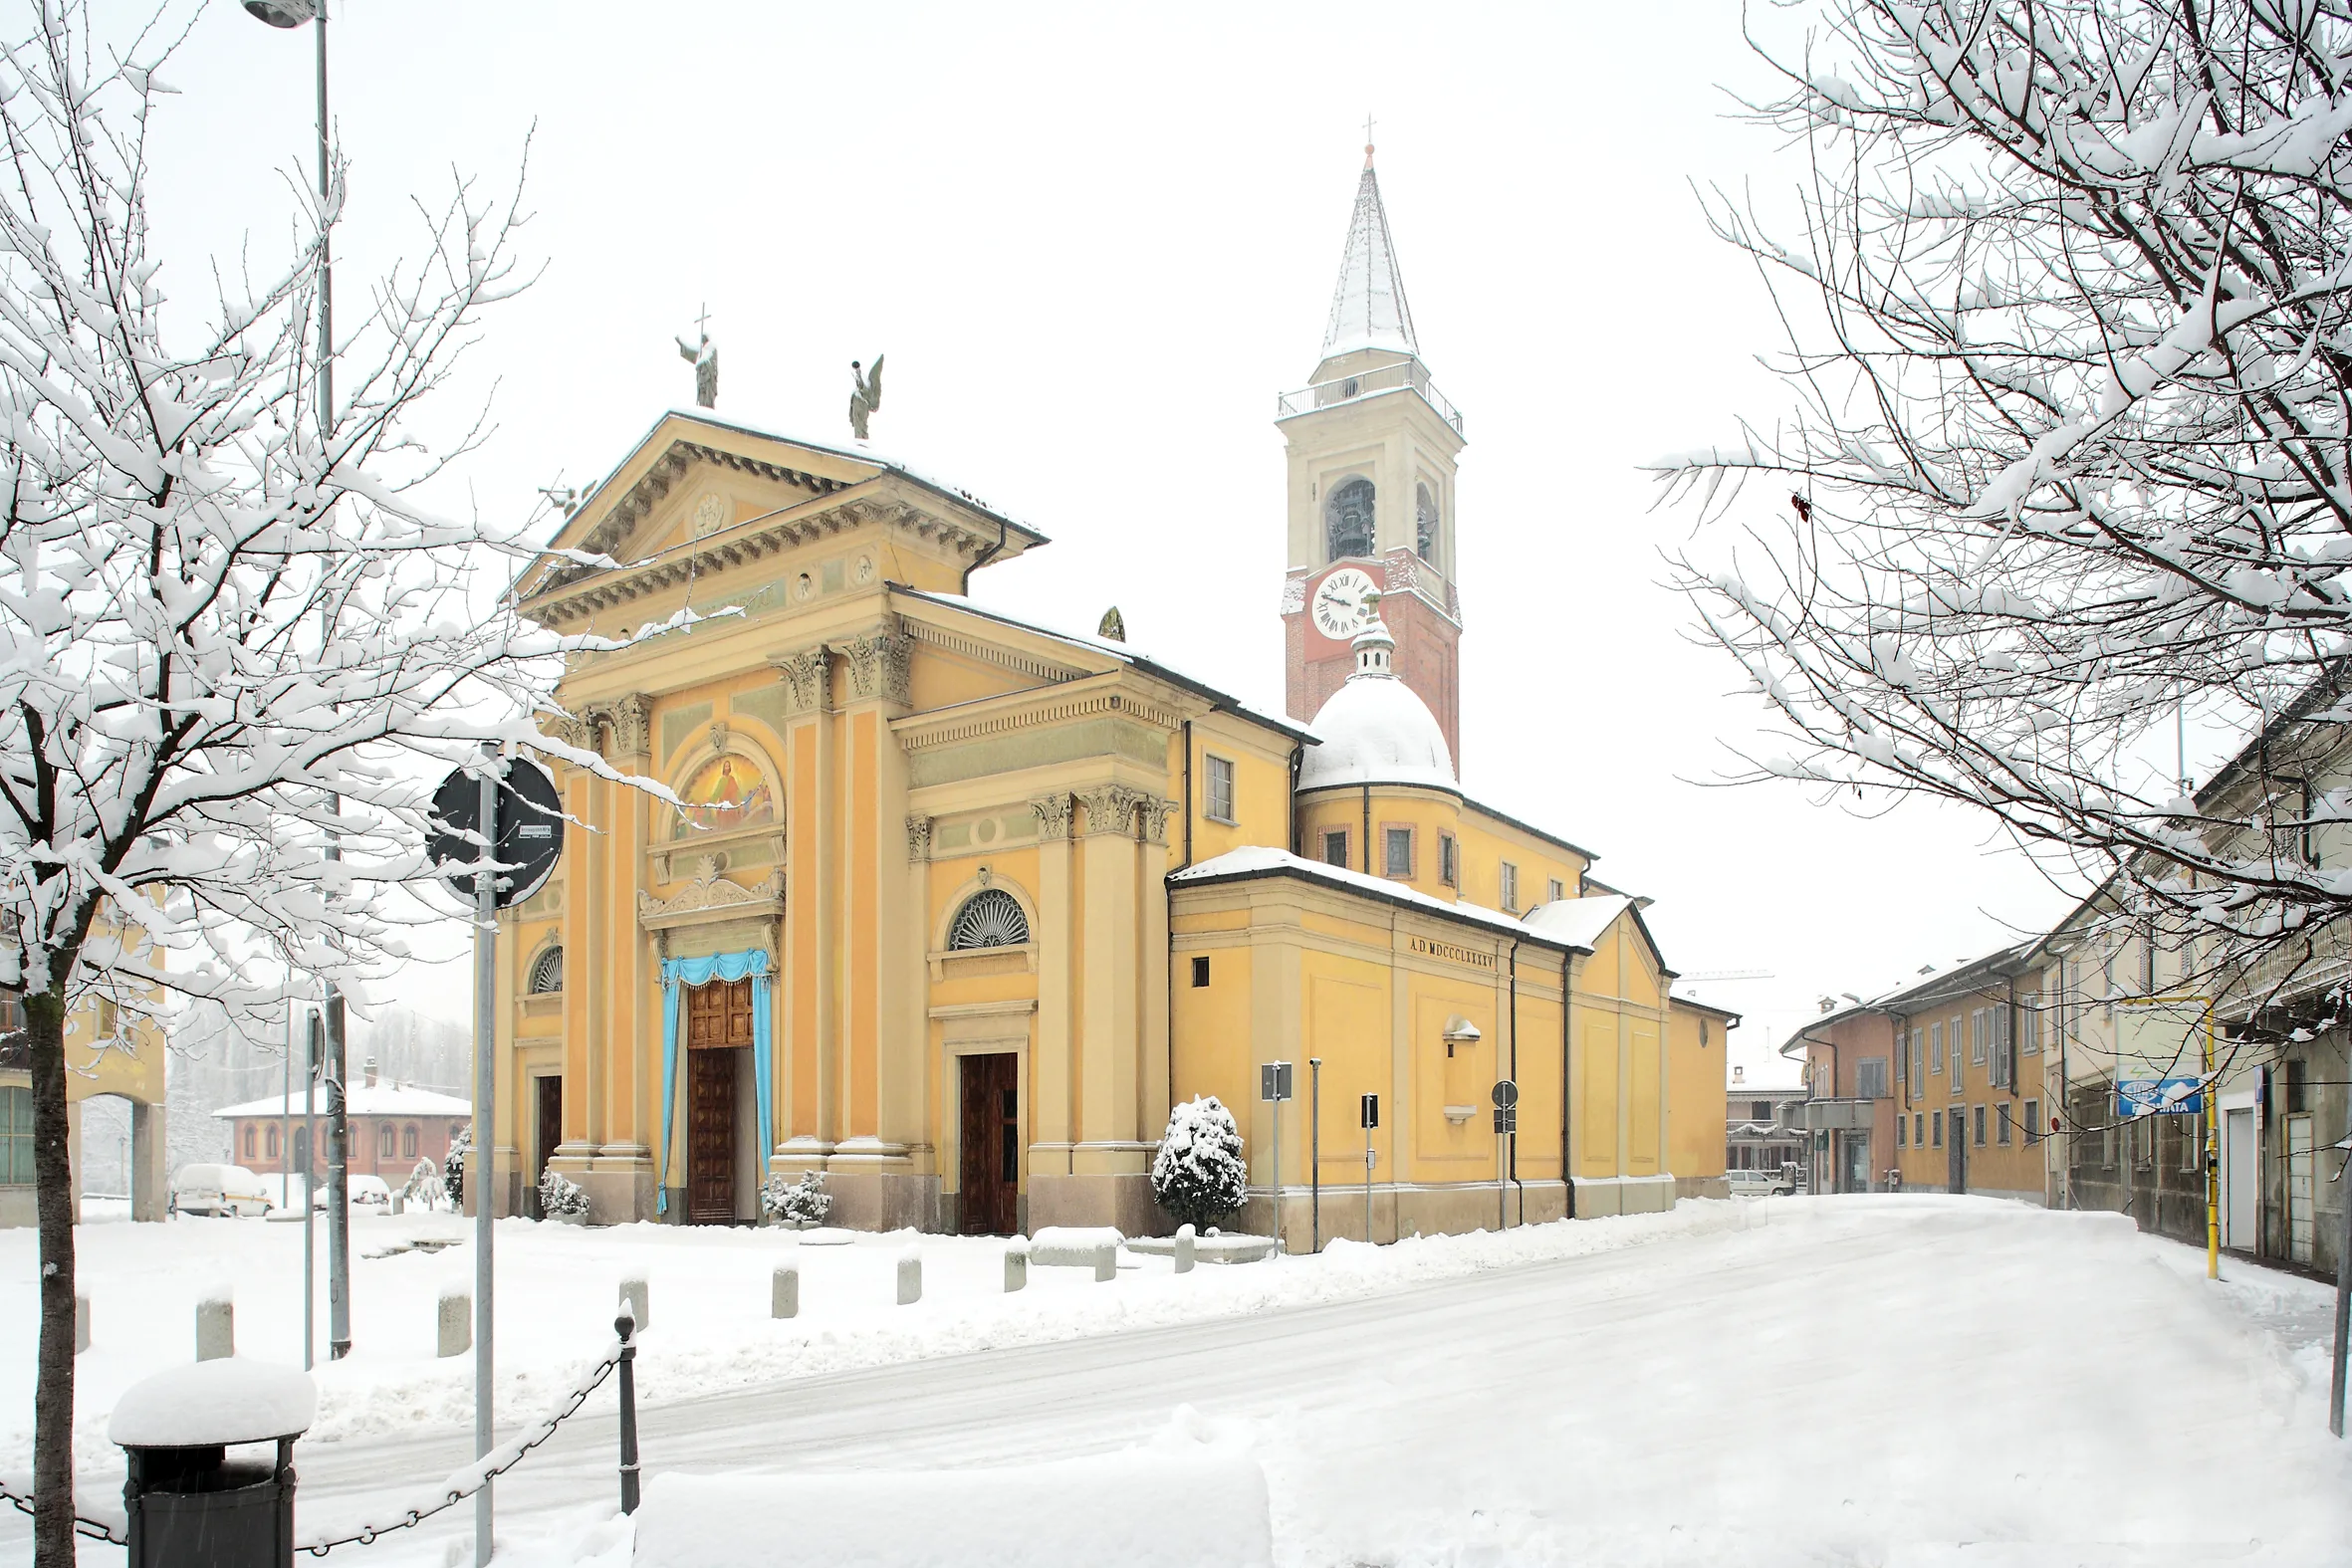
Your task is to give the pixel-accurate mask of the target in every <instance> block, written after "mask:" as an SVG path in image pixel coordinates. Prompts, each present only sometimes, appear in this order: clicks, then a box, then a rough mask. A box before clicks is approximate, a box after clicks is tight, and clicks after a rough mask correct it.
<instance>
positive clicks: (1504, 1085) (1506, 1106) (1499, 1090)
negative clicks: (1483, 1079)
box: [1495, 1078, 1519, 1111]
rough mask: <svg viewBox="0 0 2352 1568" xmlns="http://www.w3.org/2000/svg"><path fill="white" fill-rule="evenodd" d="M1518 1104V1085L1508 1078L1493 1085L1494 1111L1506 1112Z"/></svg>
mask: <svg viewBox="0 0 2352 1568" xmlns="http://www.w3.org/2000/svg"><path fill="white" fill-rule="evenodd" d="M1518 1103H1519V1085H1518V1084H1516V1083H1514V1082H1512V1081H1511V1080H1510V1079H1509V1078H1506V1079H1504V1080H1503V1081H1502V1082H1501V1083H1498V1084H1496V1085H1495V1109H1497V1110H1499V1111H1508V1110H1510V1109H1511V1108H1512V1107H1513V1106H1514V1105H1517V1104H1518Z"/></svg>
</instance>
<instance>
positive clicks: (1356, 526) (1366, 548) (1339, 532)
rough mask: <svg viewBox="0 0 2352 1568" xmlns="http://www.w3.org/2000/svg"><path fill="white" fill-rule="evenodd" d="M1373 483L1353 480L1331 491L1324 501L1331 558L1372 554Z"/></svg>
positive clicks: (1342, 558)
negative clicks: (1327, 498)
mask: <svg viewBox="0 0 2352 1568" xmlns="http://www.w3.org/2000/svg"><path fill="white" fill-rule="evenodd" d="M1372 535H1373V528H1372V482H1371V481H1370V480H1368V479H1361V478H1358V479H1350V480H1348V481H1346V482H1345V483H1344V484H1341V485H1339V486H1337V487H1335V488H1334V489H1333V490H1332V491H1331V496H1330V499H1329V500H1327V501H1325V502H1324V503H1323V537H1324V539H1325V541H1326V542H1327V543H1328V544H1329V545H1330V548H1331V560H1344V559H1346V558H1347V557H1349V556H1369V555H1371V554H1372Z"/></svg>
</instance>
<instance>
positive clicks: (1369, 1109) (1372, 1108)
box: [1358, 1094, 1380, 1132]
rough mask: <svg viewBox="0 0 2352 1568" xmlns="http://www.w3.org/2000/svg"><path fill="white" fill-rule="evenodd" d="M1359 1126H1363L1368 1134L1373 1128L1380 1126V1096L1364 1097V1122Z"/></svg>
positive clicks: (1370, 1095) (1369, 1095)
mask: <svg viewBox="0 0 2352 1568" xmlns="http://www.w3.org/2000/svg"><path fill="white" fill-rule="evenodd" d="M1358 1125H1359V1126H1361V1127H1362V1128H1363V1130H1364V1131H1366V1132H1370V1131H1371V1130H1372V1129H1373V1128H1375V1127H1377V1126H1379V1125H1380V1096H1379V1095H1377V1094H1367V1095H1365V1096H1364V1112H1363V1120H1362V1121H1361V1122H1360V1123H1359V1124H1358Z"/></svg>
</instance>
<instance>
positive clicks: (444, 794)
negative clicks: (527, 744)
mask: <svg viewBox="0 0 2352 1568" xmlns="http://www.w3.org/2000/svg"><path fill="white" fill-rule="evenodd" d="M433 816H434V817H435V819H436V820H437V821H438V822H439V823H440V828H441V830H439V831H436V832H435V833H434V834H433V837H432V842H431V843H430V844H429V845H428V846H427V848H426V855H427V857H428V858H429V859H430V860H431V861H432V862H433V864H434V865H436V866H438V867H440V868H441V869H440V876H441V881H442V884H443V885H444V886H446V887H447V888H448V889H449V891H450V892H452V893H455V894H456V895H457V896H458V897H459V898H461V899H463V900H465V901H466V902H467V903H468V904H471V903H472V902H473V901H474V873H473V870H472V867H473V865H474V862H475V860H476V859H477V858H478V857H479V854H480V850H481V845H480V844H479V843H478V842H476V840H475V837H474V836H472V835H478V834H479V833H480V832H481V817H482V781H481V779H480V777H479V776H478V775H475V774H472V773H469V772H467V771H466V770H465V769H463V768H453V769H451V770H450V772H449V777H448V778H446V779H444V780H442V781H441V787H440V788H439V789H437V790H435V791H434V792H433ZM563 852H564V803H563V801H562V800H560V799H558V798H557V796H556V781H555V780H554V779H553V778H551V777H550V776H549V774H548V771H547V770H546V769H545V768H542V767H540V766H539V764H537V763H535V762H532V761H530V760H529V759H528V758H518V759H516V760H514V761H512V762H509V763H507V764H506V765H505V772H504V776H503V779H502V782H501V783H500V785H499V790H498V854H497V859H498V863H499V864H500V865H501V866H503V867H504V868H505V869H503V870H501V871H500V872H499V874H498V907H499V908H501V909H512V908H514V907H515V906H516V905H517V904H520V903H521V902H523V900H525V899H527V898H529V897H530V896H531V895H532V894H534V893H536V892H538V891H539V890H540V889H541V888H542V887H544V886H546V885H547V879H548V877H549V875H550V874H551V873H553V872H554V871H555V869H556V860H557V857H558V856H560V855H562V854H563Z"/></svg>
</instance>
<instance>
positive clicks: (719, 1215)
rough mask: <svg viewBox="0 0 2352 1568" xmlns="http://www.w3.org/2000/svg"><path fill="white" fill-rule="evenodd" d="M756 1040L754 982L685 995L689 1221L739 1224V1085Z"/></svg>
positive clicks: (704, 988)
mask: <svg viewBox="0 0 2352 1568" xmlns="http://www.w3.org/2000/svg"><path fill="white" fill-rule="evenodd" d="M751 1042H752V983H751V982H750V981H749V980H748V979H746V980H738V981H734V982H731V983H730V982H722V981H714V982H712V983H711V984H710V985H707V986H696V987H694V988H693V989H692V990H690V991H688V992H687V993H686V1221H687V1223H688V1224H689V1225H733V1224H734V1223H735V1084H736V1078H737V1073H738V1068H737V1065H736V1064H737V1063H738V1062H739V1061H740V1060H741V1059H742V1056H741V1053H742V1052H743V1051H745V1050H747V1049H749V1048H750V1046H751Z"/></svg>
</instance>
